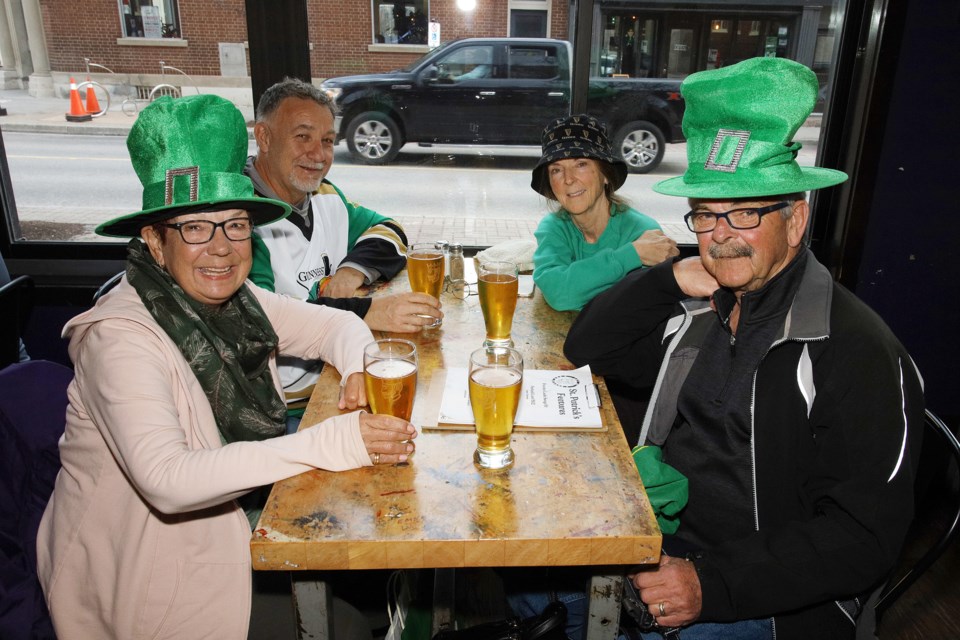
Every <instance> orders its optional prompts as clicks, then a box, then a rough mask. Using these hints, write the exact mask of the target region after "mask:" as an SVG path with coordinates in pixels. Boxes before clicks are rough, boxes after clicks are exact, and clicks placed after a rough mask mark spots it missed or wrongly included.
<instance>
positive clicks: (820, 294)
mask: <svg viewBox="0 0 960 640" xmlns="http://www.w3.org/2000/svg"><path fill="white" fill-rule="evenodd" d="M806 258H807V260H806V264H805V265H804V267H803V268H804V272H803V275H802V278H801V281H800V284H799V287H798V289H797V293H796V295H795V297H794V299H793V303H792V304H791V306H790V309H789V312H788V313H787V315H786V318H785V320H783V321H782V323H783V326H782V327H781V328H780V329H779V330H778V332H777V333H778V337H777V338H776V339H775V340H774V341H773V342H772V344H770V345H769V348H768V350H767V352H766V355H765V356H764V357H763V359H762V360H761V361H760V365H759V367H758V368H757V369H756V371H755V372H754V376H753V382H752V385H753V386H752V402H751V406H750V407H749V408H748V410H749V415H750V419H751V422H752V425H751V429H752V434H751V438H750V442H751V448H752V451H751V452H750V453H749V455H750V458H751V461H752V473H753V496H749V497H747V499H750V500H752V501H753V507H754V508H753V513H754V523H753V533H752V534H750V535H747V536H743V537H738V538H736V539H728V538H727V537H725V536H724V532H723V531H717V534H716V540H715V542H714V544H712V545H710V546H709V547H708V548H703V549H701V550H699V552H698V553H697V554H696V555H695V560H694V562H695V564H696V566H697V570H698V574H699V577H700V584H701V589H702V593H703V610H702V613H701V616H700V620H702V621H714V622H723V621H734V620H746V619H753V618H763V617H773V619H774V631H775V636H776V637H777V638H778V639H783V638H844V637H852V636H853V632H854V624H855V620H854V619H853V616H855V615H856V614H855V612H854V611H855V609H856V607H855V606H854V607H851V606H850V605H851V602H853V603H857V602H859V600H860V598H861V597H862V596H863V595H864V594H867V593H869V592H870V591H872V590H873V589H875V588H876V587H877V586H878V585H879V584H880V583H881V582H882V581H883V580H884V579H885V577H886V576H887V574H888V572H889V571H890V569H891V568H892V566H893V564H894V563H895V561H896V559H897V556H898V554H899V552H900V548H901V545H902V543H903V539H904V536H905V535H906V531H907V528H908V526H909V524H910V521H911V519H912V516H913V479H914V474H915V466H916V462H917V456H918V455H919V450H920V440H921V438H922V430H923V390H922V381H921V379H920V376H919V373H918V372H917V370H916V368H915V366H914V364H913V362H912V360H911V359H910V356H909V355H908V354H907V353H906V351H905V350H904V348H903V346H902V345H901V344H900V343H899V341H898V340H897V339H896V337H895V336H893V334H892V333H891V332H890V330H889V328H888V327H887V326H886V324H885V323H884V322H883V321H882V320H881V319H880V318H879V316H877V315H876V314H875V313H874V312H873V311H872V310H871V309H869V308H868V307H867V306H866V305H865V304H864V303H862V302H861V301H860V300H858V299H857V298H856V297H855V296H854V295H853V294H852V293H850V292H849V291H847V290H846V289H845V288H843V287H842V286H840V285H838V284H836V283H834V282H833V280H832V278H831V277H830V274H829V272H828V271H827V270H826V268H824V267H823V266H822V265H821V264H820V263H818V262H817V261H816V260H815V259H814V257H813V255H812V254H808V255H807V256H806ZM798 266H800V265H798ZM719 321H720V320H719V316H718V314H717V313H716V312H715V311H714V310H713V309H712V308H711V305H710V302H709V301H706V300H702V299H701V300H693V299H688V298H685V296H684V294H683V292H682V291H681V290H680V288H679V286H678V285H677V283H676V279H675V278H674V276H673V270H672V265H671V263H669V262H668V263H666V264H663V265H660V266H658V267H655V268H653V269H649V270H644V271H638V272H635V273H633V274H630V275H628V276H627V277H626V278H624V280H623V281H621V282H620V283H619V284H618V285H616V286H615V287H613V288H612V289H610V290H608V291H607V292H605V293H604V294H601V295H600V296H598V297H597V298H595V299H594V300H593V302H591V303H590V305H588V306H587V307H586V308H585V309H584V311H583V312H582V313H581V314H580V316H579V317H578V318H577V320H576V321H575V323H574V325H573V327H572V328H571V330H570V334H569V336H568V338H567V342H566V345H565V348H564V351H565V354H566V355H567V357H568V358H569V359H570V361H571V362H573V363H574V364H576V365H577V366H582V365H584V364H589V365H590V366H591V368H592V370H593V372H594V373H596V374H600V375H604V376H610V377H613V378H616V379H619V380H622V381H624V382H626V383H628V384H629V385H631V386H634V387H648V388H649V387H650V386H653V396H652V399H651V402H650V406H649V409H648V411H647V415H646V419H645V421H644V424H643V426H642V428H641V441H644V440H646V441H647V442H648V443H652V444H661V445H662V444H664V443H665V442H666V441H667V440H668V439H669V437H670V432H671V429H672V428H673V427H674V425H675V424H676V421H677V420H678V419H680V420H682V419H683V417H682V416H679V415H678V411H677V398H678V395H679V393H680V390H681V388H682V387H683V384H684V381H685V379H686V376H687V374H688V373H689V371H690V369H691V367H692V366H693V363H694V362H695V360H696V357H697V353H698V350H699V347H700V344H701V341H702V339H703V338H704V336H705V335H706V334H707V330H706V329H707V328H708V326H709V323H717V322H719ZM691 499H692V498H691ZM695 509H696V505H695V504H693V503H692V502H691V503H690V504H688V505H687V511H692V510H695ZM691 515H692V514H691ZM683 517H684V515H683V514H682V513H681V526H680V530H679V531H678V534H677V535H678V536H680V537H681V539H682V534H683V524H682V523H683ZM851 609H853V610H854V611H852V610H851Z"/></svg>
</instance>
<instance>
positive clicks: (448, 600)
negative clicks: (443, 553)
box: [430, 569, 457, 638]
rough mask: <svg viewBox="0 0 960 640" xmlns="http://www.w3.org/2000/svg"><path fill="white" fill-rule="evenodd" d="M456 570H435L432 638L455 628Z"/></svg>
mask: <svg viewBox="0 0 960 640" xmlns="http://www.w3.org/2000/svg"><path fill="white" fill-rule="evenodd" d="M456 582H457V574H456V570H455V569H434V570H433V622H432V623H431V630H430V637H431V638H432V637H433V636H435V635H436V634H437V632H438V631H441V630H443V629H452V628H453V607H454V602H455V596H456Z"/></svg>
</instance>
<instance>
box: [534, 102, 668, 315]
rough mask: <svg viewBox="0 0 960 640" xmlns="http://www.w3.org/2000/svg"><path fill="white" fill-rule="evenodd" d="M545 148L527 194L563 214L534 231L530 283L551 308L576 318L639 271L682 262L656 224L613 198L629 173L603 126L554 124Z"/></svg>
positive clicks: (576, 119)
mask: <svg viewBox="0 0 960 640" xmlns="http://www.w3.org/2000/svg"><path fill="white" fill-rule="evenodd" d="M542 148H543V155H542V156H541V157H540V161H539V162H538V163H537V166H536V167H534V169H533V178H532V180H531V182H530V186H531V187H533V190H534V191H536V192H537V193H539V194H540V195H542V196H543V197H545V198H547V199H548V200H551V201H553V202H556V203H557V204H558V205H559V209H558V210H557V211H555V212H554V213H552V214H550V215H548V216H546V217H545V218H544V219H543V220H542V221H541V222H540V225H539V226H538V227H537V231H536V234H535V235H536V238H537V250H536V252H535V253H534V255H533V265H534V267H533V280H534V282H536V283H537V286H538V287H540V290H541V291H543V297H544V298H545V299H546V301H547V303H548V304H549V305H550V306H551V307H553V308H554V309H557V310H560V311H569V310H579V309H580V308H582V307H583V305H585V304H587V303H588V302H590V300H591V299H592V298H593V296H595V295H597V294H598V293H600V292H602V291H606V290H607V289H609V288H610V286H612V285H613V284H614V283H615V282H617V281H619V280H620V278H622V277H623V276H625V275H626V274H627V273H629V272H631V271H633V270H634V269H639V268H641V267H644V266H653V265H655V264H659V263H661V262H663V261H664V260H666V259H667V258H670V257H672V256H676V255H679V250H678V249H677V243H676V242H674V241H673V240H671V239H670V238H668V237H667V236H665V235H663V231H661V230H660V225H658V224H657V223H656V221H655V220H654V219H653V218H651V217H649V216H646V215H644V214H642V213H640V212H638V211H635V210H633V209H631V208H630V206H629V205H628V204H627V202H626V201H625V200H624V199H623V198H622V197H620V196H619V195H617V194H616V191H617V189H619V188H620V187H621V186H623V183H624V182H625V181H626V179H627V165H626V164H624V162H623V161H622V160H620V159H618V158H615V157H614V155H613V152H612V151H611V150H610V141H609V138H608V137H607V127H606V125H605V124H604V123H603V122H601V121H600V120H597V119H596V118H594V117H593V116H589V115H586V114H580V115H573V116H568V117H566V118H557V119H556V120H554V121H553V122H551V123H550V124H549V125H547V127H546V128H545V129H544V130H543V138H542Z"/></svg>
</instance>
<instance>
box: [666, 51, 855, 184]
mask: <svg viewBox="0 0 960 640" xmlns="http://www.w3.org/2000/svg"><path fill="white" fill-rule="evenodd" d="M817 89H818V83H817V76H816V75H815V74H814V73H813V71H811V70H810V69H808V68H807V67H805V66H804V65H802V64H800V63H798V62H793V61H792V60H787V59H785V58H751V59H749V60H744V61H743V62H740V63H737V64H735V65H731V66H729V67H725V68H723V69H715V70H711V71H701V72H699V73H694V74H692V75H690V76H687V78H686V79H685V80H684V81H683V84H682V85H681V86H680V91H681V93H682V94H683V98H684V101H685V102H686V109H685V111H684V114H683V133H684V135H685V136H686V138H687V165H688V166H687V171H686V173H684V174H683V175H682V176H679V177H676V178H670V179H668V180H663V181H661V182H658V183H656V184H655V185H653V190H654V191H656V192H658V193H663V194H665V195H670V196H686V197H688V198H709V199H727V198H730V199H733V198H749V197H755V196H756V197H759V196H772V195H780V194H787V193H797V192H800V191H809V190H811V189H820V188H823V187H829V186H832V185H835V184H839V183H841V182H843V181H844V180H846V179H847V174H845V173H843V172H842V171H836V170H834V169H822V168H818V167H801V166H800V165H799V164H797V160H796V157H797V152H798V151H799V150H800V147H801V145H800V143H799V142H794V141H793V136H794V134H795V133H796V132H797V129H799V128H800V126H801V125H802V124H803V122H804V121H805V120H806V119H807V117H808V116H809V115H810V113H811V112H812V111H813V106H814V104H815V103H816V100H817Z"/></svg>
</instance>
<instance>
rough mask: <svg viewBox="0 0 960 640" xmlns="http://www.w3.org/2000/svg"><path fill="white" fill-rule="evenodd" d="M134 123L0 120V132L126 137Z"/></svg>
mask: <svg viewBox="0 0 960 640" xmlns="http://www.w3.org/2000/svg"><path fill="white" fill-rule="evenodd" d="M134 122H135V119H134V118H131V119H130V124H129V125H128V126H123V125H111V124H98V123H96V122H77V123H69V122H64V123H63V124H49V123H41V122H16V121H14V122H7V121H4V120H3V119H0V130H2V131H4V132H7V131H9V132H11V133H55V134H61V135H81V136H126V135H127V134H128V133H130V128H131V127H132V126H133V123H134ZM247 137H248V138H249V139H251V140H253V128H252V127H247Z"/></svg>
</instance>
